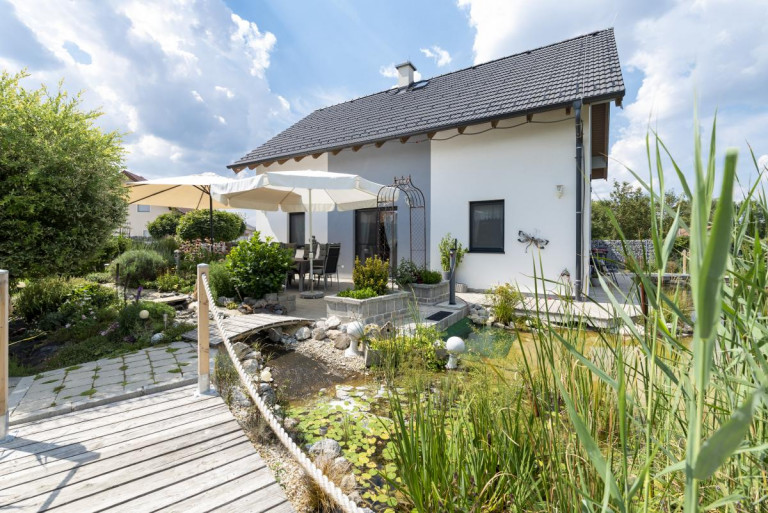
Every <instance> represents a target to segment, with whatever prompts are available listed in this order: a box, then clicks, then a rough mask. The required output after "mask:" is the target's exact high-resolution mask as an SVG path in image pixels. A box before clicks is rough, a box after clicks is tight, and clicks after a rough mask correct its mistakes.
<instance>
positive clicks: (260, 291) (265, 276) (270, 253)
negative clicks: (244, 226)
mask: <svg viewBox="0 0 768 513" xmlns="http://www.w3.org/2000/svg"><path fill="white" fill-rule="evenodd" d="M260 237H261V234H260V233H259V232H255V233H254V234H253V236H252V237H251V238H250V239H248V240H245V241H242V242H240V244H238V245H237V246H235V247H234V248H233V249H232V251H230V253H229V255H228V256H227V269H228V270H229V272H230V275H231V277H232V285H233V286H234V287H237V290H239V291H240V294H242V295H243V296H250V297H254V298H260V297H262V296H263V295H264V294H270V293H273V292H278V291H280V289H281V287H282V285H283V283H285V275H286V273H287V272H288V270H289V269H291V268H292V267H293V255H291V252H290V251H286V250H285V249H283V248H281V247H280V246H278V245H276V244H271V242H272V238H271V237H267V238H266V239H265V240H263V241H262V240H261V239H260ZM219 292H221V291H219Z"/></svg>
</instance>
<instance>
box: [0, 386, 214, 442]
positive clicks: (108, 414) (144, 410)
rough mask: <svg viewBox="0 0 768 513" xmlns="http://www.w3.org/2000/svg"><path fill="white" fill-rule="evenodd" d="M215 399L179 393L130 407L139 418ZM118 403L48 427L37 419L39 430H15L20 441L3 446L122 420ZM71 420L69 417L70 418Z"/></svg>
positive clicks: (54, 422) (54, 436)
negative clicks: (171, 397)
mask: <svg viewBox="0 0 768 513" xmlns="http://www.w3.org/2000/svg"><path fill="white" fill-rule="evenodd" d="M211 399H213V398H212V397H210V396H199V397H198V396H195V394H194V393H187V394H179V395H178V396H177V397H175V398H174V399H173V400H172V401H166V400H158V401H154V402H149V403H145V404H142V405H140V406H138V407H135V408H133V407H131V408H128V409H130V412H131V413H130V415H131V417H133V418H139V417H141V416H144V415H151V414H153V413H156V412H158V411H163V410H164V409H167V408H178V407H180V406H182V405H185V404H189V403H195V402H201V401H210V400H211ZM115 404H116V403H112V406H113V408H111V409H106V410H103V411H102V414H101V415H98V414H92V413H91V412H88V411H86V412H82V413H81V412H76V413H74V414H73V415H76V416H77V421H75V422H73V421H70V422H66V421H63V422H62V421H61V419H60V417H66V416H68V415H61V416H60V417H57V418H55V419H50V422H51V423H52V426H51V427H46V426H45V424H46V420H48V419H42V420H38V421H36V423H37V424H38V425H39V427H40V428H41V429H40V430H38V431H33V430H31V429H19V430H15V429H14V430H13V436H14V437H16V438H18V439H19V440H20V441H19V442H15V441H11V442H10V443H9V444H4V445H3V447H5V448H9V449H10V448H15V447H21V444H22V443H23V442H22V440H25V439H29V438H30V437H32V436H34V437H36V438H38V437H39V438H42V437H44V438H45V439H46V440H48V441H52V439H53V438H56V437H57V436H59V435H60V434H61V433H71V432H72V431H73V430H79V428H78V427H77V424H80V423H82V422H88V423H93V422H98V423H99V424H100V425H108V424H111V423H113V422H118V421H119V420H120V417H124V416H125V411H126V409H124V408H122V407H115V406H114V405H115ZM68 420H69V419H68ZM91 426H94V424H91Z"/></svg>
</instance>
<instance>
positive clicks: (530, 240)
mask: <svg viewBox="0 0 768 513" xmlns="http://www.w3.org/2000/svg"><path fill="white" fill-rule="evenodd" d="M517 240H518V242H522V243H523V244H526V246H525V252H526V253H528V248H530V247H531V246H536V247H537V248H539V249H544V248H545V247H546V245H547V244H549V241H548V240H547V239H541V238H539V237H536V236H534V235H529V234H527V233H525V232H524V231H523V230H520V231H519V232H517Z"/></svg>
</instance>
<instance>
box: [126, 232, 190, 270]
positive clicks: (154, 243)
mask: <svg viewBox="0 0 768 513" xmlns="http://www.w3.org/2000/svg"><path fill="white" fill-rule="evenodd" d="M131 249H146V250H149V251H154V252H156V253H159V254H160V256H162V257H163V259H164V260H165V261H166V262H167V263H168V266H169V267H172V266H174V265H176V257H175V256H174V251H176V250H177V249H180V246H179V242H178V241H177V240H176V238H175V237H163V238H162V239H159V240H151V241H141V242H134V245H133V247H132V248H131Z"/></svg>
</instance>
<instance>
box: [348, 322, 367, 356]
mask: <svg viewBox="0 0 768 513" xmlns="http://www.w3.org/2000/svg"><path fill="white" fill-rule="evenodd" d="M364 333H365V326H364V325H363V323H362V322H360V321H352V322H350V323H349V324H347V335H349V338H351V339H352V340H351V342H350V343H349V347H348V348H347V350H346V351H344V356H346V357H347V358H351V357H353V356H362V354H361V353H360V350H359V349H358V348H357V341H358V340H360V339H361V338H363V334H364Z"/></svg>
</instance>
